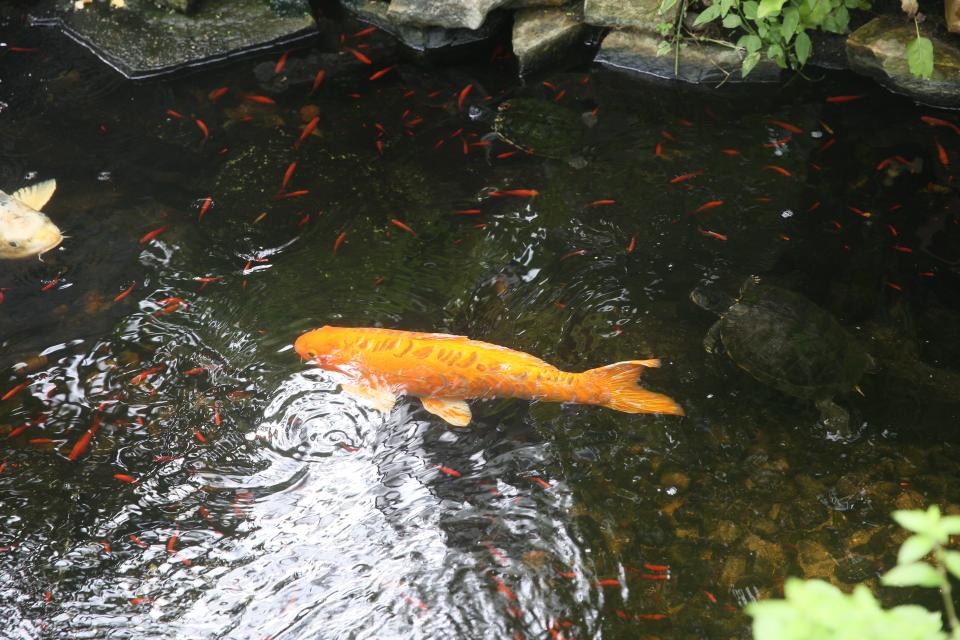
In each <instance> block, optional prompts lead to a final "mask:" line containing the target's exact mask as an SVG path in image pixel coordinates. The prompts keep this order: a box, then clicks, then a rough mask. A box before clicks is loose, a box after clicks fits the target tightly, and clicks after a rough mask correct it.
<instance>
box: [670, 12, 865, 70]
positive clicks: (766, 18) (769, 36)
mask: <svg viewBox="0 0 960 640" xmlns="http://www.w3.org/2000/svg"><path fill="white" fill-rule="evenodd" d="M700 2H702V3H703V5H704V8H703V11H701V13H700V14H699V15H698V16H697V18H696V20H694V23H693V26H694V27H699V26H701V25H706V24H708V23H710V22H714V21H717V20H719V21H720V24H721V26H722V27H723V28H724V29H731V30H736V31H737V33H739V34H740V35H739V37H737V40H736V42H730V41H723V42H725V43H726V44H728V45H730V46H734V47H736V48H737V49H739V50H741V52H742V53H743V54H744V57H743V62H742V66H741V70H740V72H741V75H742V76H744V77H746V76H747V75H748V74H749V73H750V72H751V71H752V70H753V68H754V67H755V66H757V64H758V63H759V62H760V60H761V59H762V58H763V57H764V56H766V57H767V58H768V59H770V60H773V61H775V62H776V63H777V64H778V65H779V66H780V67H781V68H784V69H786V68H791V69H800V68H801V67H803V65H804V64H806V62H807V60H808V59H809V58H810V53H811V51H812V45H811V41H810V36H809V35H808V34H807V31H808V30H810V29H822V30H824V31H830V32H832V33H845V32H846V30H847V26H848V25H849V22H850V12H849V10H850V9H869V8H870V2H869V1H868V0H759V1H757V0H700ZM675 4H676V0H662V2H661V5H660V12H661V15H662V14H666V12H667V11H669V10H670V9H671V8H672V7H673V6H674V5H675ZM679 20H680V21H681V22H682V16H680V17H679ZM661 33H663V31H661ZM678 34H679V29H678ZM688 37H693V38H694V39H704V38H701V37H698V36H695V35H689V34H688ZM708 40H711V41H714V42H716V41H717V39H709V38H708ZM674 45H676V39H675V40H674Z"/></svg>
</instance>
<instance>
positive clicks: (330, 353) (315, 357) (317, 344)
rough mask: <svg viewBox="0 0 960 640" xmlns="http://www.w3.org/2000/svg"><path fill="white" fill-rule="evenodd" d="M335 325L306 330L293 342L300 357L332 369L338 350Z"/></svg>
mask: <svg viewBox="0 0 960 640" xmlns="http://www.w3.org/2000/svg"><path fill="white" fill-rule="evenodd" d="M337 333H338V332H337V331H336V328H335V327H321V328H319V329H314V330H313V331H308V332H307V333H305V334H303V335H302V336H300V337H299V338H297V340H296V342H294V343H293V348H294V350H295V351H296V352H297V353H298V354H299V355H300V357H301V358H303V359H304V360H307V361H308V362H312V363H313V364H315V365H317V366H318V367H321V368H324V369H333V368H334V367H335V365H336V361H337V355H338V353H339V351H340V345H339V340H338V337H339V336H338V335H337Z"/></svg>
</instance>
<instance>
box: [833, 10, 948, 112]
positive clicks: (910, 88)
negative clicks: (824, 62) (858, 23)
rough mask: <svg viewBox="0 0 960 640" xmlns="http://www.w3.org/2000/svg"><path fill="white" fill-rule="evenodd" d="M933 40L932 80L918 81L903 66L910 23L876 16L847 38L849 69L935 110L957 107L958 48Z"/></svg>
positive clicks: (913, 35)
mask: <svg viewBox="0 0 960 640" xmlns="http://www.w3.org/2000/svg"><path fill="white" fill-rule="evenodd" d="M925 35H926V37H928V38H930V39H931V40H932V41H933V77H931V78H930V79H923V78H918V77H916V76H914V75H913V74H911V73H910V69H909V67H908V65H907V56H906V53H905V48H906V46H907V45H908V44H909V43H910V42H912V41H913V40H914V38H916V37H917V32H916V28H915V27H914V25H913V23H912V22H904V21H903V20H901V19H899V18H895V17H893V16H879V17H877V18H874V19H873V20H871V21H870V22H868V23H867V24H865V25H863V26H862V27H860V28H859V29H857V30H856V31H854V32H853V33H851V34H850V37H849V38H847V59H848V60H849V62H850V68H851V69H852V70H853V71H856V72H857V73H862V74H864V75H867V76H870V77H872V78H874V79H875V80H877V81H878V82H880V83H881V84H882V85H884V86H885V87H887V88H888V89H890V90H891V91H894V92H896V93H902V94H905V95H908V96H910V97H912V98H914V99H915V100H918V101H919V102H923V103H926V104H931V105H935V106H938V107H960V49H958V48H957V47H956V46H955V45H953V44H952V43H950V42H947V41H946V40H943V39H941V38H938V37H937V36H936V35H932V34H929V33H927V34H925Z"/></svg>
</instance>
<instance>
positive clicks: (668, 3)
mask: <svg viewBox="0 0 960 640" xmlns="http://www.w3.org/2000/svg"><path fill="white" fill-rule="evenodd" d="M675 4H677V0H663V1H662V2H661V3H660V15H663V14H665V13H666V12H667V11H670V9H673V5H675Z"/></svg>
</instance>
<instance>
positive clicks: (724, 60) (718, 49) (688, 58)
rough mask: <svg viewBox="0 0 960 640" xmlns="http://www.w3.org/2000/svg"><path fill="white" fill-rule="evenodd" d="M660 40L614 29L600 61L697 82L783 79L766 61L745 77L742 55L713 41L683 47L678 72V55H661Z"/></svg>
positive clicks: (618, 67) (645, 34)
mask: <svg viewBox="0 0 960 640" xmlns="http://www.w3.org/2000/svg"><path fill="white" fill-rule="evenodd" d="M659 43H660V38H659V37H658V36H656V35H653V34H650V33H647V32H645V31H639V30H633V29H624V30H622V31H612V32H611V33H610V34H609V35H608V36H607V37H606V38H605V39H604V41H603V44H602V45H601V46H600V51H599V53H597V57H596V61H597V62H599V63H600V64H602V65H605V66H607V67H612V68H614V69H620V70H624V71H632V72H636V73H642V74H646V75H651V76H656V77H658V78H668V79H678V80H684V81H686V82H693V83H711V84H713V83H720V82H723V81H727V82H754V83H757V82H777V81H778V80H779V78H780V68H779V67H778V66H777V65H776V63H774V62H773V61H772V60H762V61H761V62H760V63H759V64H758V65H757V66H756V67H755V68H754V70H753V71H752V72H750V75H749V76H747V78H746V80H744V79H743V78H742V77H741V76H740V64H741V61H742V59H741V57H740V54H739V53H738V52H737V51H735V50H734V49H730V48H728V47H723V46H720V45H715V44H709V43H707V44H697V43H692V44H690V45H689V46H687V47H684V48H682V49H681V50H680V64H679V70H678V72H677V73H674V56H673V55H672V54H671V55H665V56H659V57H658V56H657V46H658V45H659Z"/></svg>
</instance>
